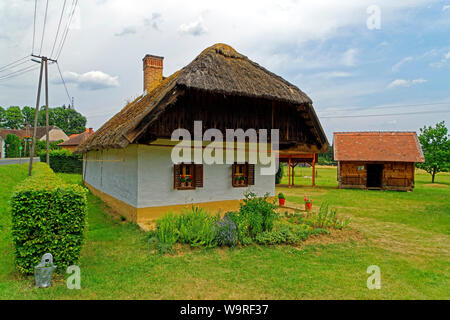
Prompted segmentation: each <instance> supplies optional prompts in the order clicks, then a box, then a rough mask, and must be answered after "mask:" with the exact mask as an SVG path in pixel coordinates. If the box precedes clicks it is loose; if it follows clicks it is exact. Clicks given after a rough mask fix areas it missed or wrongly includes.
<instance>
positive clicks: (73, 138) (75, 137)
mask: <svg viewBox="0 0 450 320" xmlns="http://www.w3.org/2000/svg"><path fill="white" fill-rule="evenodd" d="M93 133H94V130H93V129H92V128H86V131H84V132H82V133H79V134H72V135H70V137H69V140H66V141H64V142H61V143H60V144H58V146H60V147H61V149H67V150H70V151H72V152H73V151H74V150H75V149H76V147H78V145H80V144H81V143H83V142H84V141H86V140H87V139H88V138H89V137H90V136H91V135H92V134H93Z"/></svg>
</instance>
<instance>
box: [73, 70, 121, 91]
mask: <svg viewBox="0 0 450 320" xmlns="http://www.w3.org/2000/svg"><path fill="white" fill-rule="evenodd" d="M118 78H119V77H117V76H116V77H113V76H110V75H109V74H106V73H104V72H102V71H89V72H86V73H82V74H79V73H76V72H71V71H68V72H64V80H65V82H66V83H74V84H76V85H77V87H79V88H80V89H85V90H100V89H106V88H113V87H118V86H119V80H118Z"/></svg>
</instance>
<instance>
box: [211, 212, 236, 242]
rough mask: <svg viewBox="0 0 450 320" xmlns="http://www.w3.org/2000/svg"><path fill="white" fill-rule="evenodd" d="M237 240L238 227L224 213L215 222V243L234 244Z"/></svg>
mask: <svg viewBox="0 0 450 320" xmlns="http://www.w3.org/2000/svg"><path fill="white" fill-rule="evenodd" d="M237 242H238V229H237V226H236V223H235V222H234V221H233V220H232V219H231V217H230V216H229V215H227V214H226V215H225V216H224V217H223V218H222V219H220V220H218V221H217V222H216V243H217V245H219V246H230V247H234V246H236V244H237Z"/></svg>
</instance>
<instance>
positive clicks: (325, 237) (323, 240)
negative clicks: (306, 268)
mask: <svg viewBox="0 0 450 320" xmlns="http://www.w3.org/2000/svg"><path fill="white" fill-rule="evenodd" d="M328 231H329V232H330V233H329V234H321V235H316V236H311V237H309V238H308V239H306V240H305V241H303V242H302V243H301V244H300V245H299V246H297V247H298V248H302V247H305V246H307V245H310V244H324V245H327V244H334V243H344V242H350V241H363V240H364V239H365V237H364V235H363V234H362V233H361V232H359V231H358V230H355V229H352V228H345V229H343V230H335V229H330V230H328Z"/></svg>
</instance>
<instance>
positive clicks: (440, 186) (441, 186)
mask: <svg viewBox="0 0 450 320" xmlns="http://www.w3.org/2000/svg"><path fill="white" fill-rule="evenodd" d="M424 186H425V187H436V188H447V187H448V186H447V185H446V184H440V183H428V184H424Z"/></svg>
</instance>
